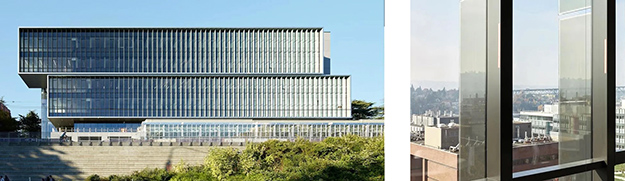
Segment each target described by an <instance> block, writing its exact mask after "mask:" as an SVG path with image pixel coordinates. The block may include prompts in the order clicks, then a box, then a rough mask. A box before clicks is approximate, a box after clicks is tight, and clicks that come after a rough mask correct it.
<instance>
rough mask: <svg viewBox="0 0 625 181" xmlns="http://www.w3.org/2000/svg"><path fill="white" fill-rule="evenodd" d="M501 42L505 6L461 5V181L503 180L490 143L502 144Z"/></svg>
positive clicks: (467, 0)
mask: <svg viewBox="0 0 625 181" xmlns="http://www.w3.org/2000/svg"><path fill="white" fill-rule="evenodd" d="M498 42H499V1H498V0H464V1H460V96H459V101H460V140H459V142H460V144H459V145H460V151H459V159H458V173H459V177H458V180H476V179H485V178H497V177H498V175H499V166H498V165H499V161H498V160H499V156H500V154H499V152H498V151H497V150H498V148H497V147H496V145H497V144H488V143H491V142H492V143H498V142H499V138H498V136H496V135H499V132H497V131H495V130H499V129H497V128H498V127H499V122H500V121H499V114H498V112H499V110H498V109H499V88H498V86H499V83H498V81H499V56H498V55H499V54H498V50H499V43H498ZM487 110H488V111H487ZM487 129H488V130H491V131H489V132H487V131H486V130H487ZM486 150H492V152H489V153H488V154H486Z"/></svg>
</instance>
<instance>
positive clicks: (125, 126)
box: [73, 123, 141, 132]
mask: <svg viewBox="0 0 625 181" xmlns="http://www.w3.org/2000/svg"><path fill="white" fill-rule="evenodd" d="M139 127H141V123H75V124H74V129H73V132H136V131H137V129H138V128H139Z"/></svg>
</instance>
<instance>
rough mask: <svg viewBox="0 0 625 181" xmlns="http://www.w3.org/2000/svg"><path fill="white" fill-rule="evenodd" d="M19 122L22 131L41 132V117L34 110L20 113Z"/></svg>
mask: <svg viewBox="0 0 625 181" xmlns="http://www.w3.org/2000/svg"><path fill="white" fill-rule="evenodd" d="M19 123H20V125H19V127H20V129H21V130H22V132H41V119H40V118H39V115H37V113H35V112H34V111H30V112H28V114H26V116H23V115H21V114H20V121H19Z"/></svg>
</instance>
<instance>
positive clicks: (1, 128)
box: [0, 111, 19, 132]
mask: <svg viewBox="0 0 625 181" xmlns="http://www.w3.org/2000/svg"><path fill="white" fill-rule="evenodd" d="M18 128H19V123H18V122H17V121H16V120H15V118H13V117H11V115H10V114H9V113H8V112H6V111H0V132H15V131H17V129H18Z"/></svg>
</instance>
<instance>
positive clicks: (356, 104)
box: [352, 100, 384, 120]
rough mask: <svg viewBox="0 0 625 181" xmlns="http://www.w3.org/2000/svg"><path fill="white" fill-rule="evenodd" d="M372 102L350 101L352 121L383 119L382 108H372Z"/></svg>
mask: <svg viewBox="0 0 625 181" xmlns="http://www.w3.org/2000/svg"><path fill="white" fill-rule="evenodd" d="M374 104H375V103H374V102H366V101H363V100H353V101H352V119H355V120H359V119H371V118H383V117H384V107H372V106H373V105H374Z"/></svg>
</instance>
